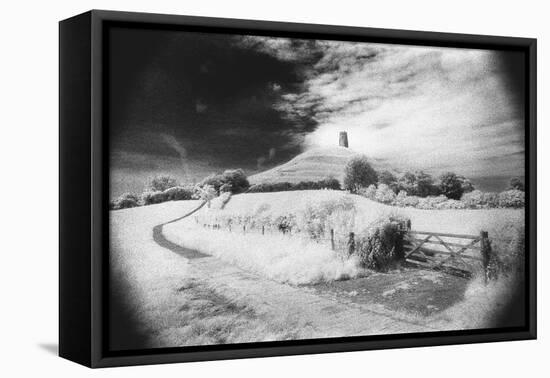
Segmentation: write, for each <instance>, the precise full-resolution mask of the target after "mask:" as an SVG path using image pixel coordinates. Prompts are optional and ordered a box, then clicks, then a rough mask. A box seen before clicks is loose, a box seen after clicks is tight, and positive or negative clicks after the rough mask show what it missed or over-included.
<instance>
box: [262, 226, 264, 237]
mask: <svg viewBox="0 0 550 378" xmlns="http://www.w3.org/2000/svg"><path fill="white" fill-rule="evenodd" d="M263 234H265V226H262V235H263Z"/></svg>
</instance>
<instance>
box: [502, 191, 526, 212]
mask: <svg viewBox="0 0 550 378" xmlns="http://www.w3.org/2000/svg"><path fill="white" fill-rule="evenodd" d="M498 205H499V206H500V207H513V208H519V207H524V206H525V192H522V191H521V190H517V189H512V190H507V191H504V192H501V193H499V195H498Z"/></svg>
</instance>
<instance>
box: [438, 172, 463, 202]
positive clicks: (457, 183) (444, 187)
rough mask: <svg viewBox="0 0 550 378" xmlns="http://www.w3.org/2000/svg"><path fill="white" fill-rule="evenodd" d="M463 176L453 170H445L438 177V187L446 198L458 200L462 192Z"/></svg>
mask: <svg viewBox="0 0 550 378" xmlns="http://www.w3.org/2000/svg"><path fill="white" fill-rule="evenodd" d="M463 182H464V180H463V178H461V177H460V176H457V175H456V174H455V173H453V172H447V173H444V174H442V175H441V176H440V177H439V189H440V190H441V194H443V195H444V196H446V197H447V198H450V199H454V200H459V199H460V197H462V194H464V188H463V186H462V185H463Z"/></svg>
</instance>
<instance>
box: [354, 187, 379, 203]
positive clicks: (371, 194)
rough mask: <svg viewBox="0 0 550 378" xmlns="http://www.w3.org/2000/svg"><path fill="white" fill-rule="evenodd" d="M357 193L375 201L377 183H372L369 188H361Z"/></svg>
mask: <svg viewBox="0 0 550 378" xmlns="http://www.w3.org/2000/svg"><path fill="white" fill-rule="evenodd" d="M357 194H359V195H360V196H363V197H365V198H368V199H371V200H373V201H374V200H375V199H376V185H374V184H372V185H369V186H368V187H367V188H359V190H358V191H357Z"/></svg>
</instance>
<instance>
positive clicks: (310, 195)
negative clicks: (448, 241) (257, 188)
mask: <svg viewBox="0 0 550 378" xmlns="http://www.w3.org/2000/svg"><path fill="white" fill-rule="evenodd" d="M344 197H346V198H348V199H349V200H351V201H353V203H354V204H355V208H356V215H355V226H354V228H355V229H354V231H361V230H362V229H364V228H365V227H367V226H368V225H369V224H371V223H372V222H374V221H376V220H377V219H379V218H381V217H384V216H388V215H403V216H406V217H408V218H409V219H411V223H412V229H413V230H420V231H432V232H447V233H456V234H473V235H478V234H479V232H480V231H482V230H484V231H489V233H491V231H494V230H497V229H499V228H501V227H502V226H503V225H505V224H508V223H519V224H523V222H524V217H525V215H524V214H525V213H524V210H523V209H479V210H470V209H468V210H454V209H453V210H421V209H414V208H401V207H395V206H389V205H384V204H381V203H378V202H374V201H371V200H369V199H367V198H364V197H361V196H358V195H352V194H348V193H346V192H343V191H333V190H304V191H292V192H277V193H247V194H239V195H236V196H233V198H231V200H230V201H229V203H228V204H227V205H226V206H225V208H224V210H223V211H225V212H228V213H233V214H241V215H244V214H249V215H252V214H254V212H255V211H257V209H259V208H260V207H262V206H265V207H267V210H266V214H267V213H268V214H270V215H271V216H272V217H276V216H279V215H285V214H288V213H297V212H299V211H302V210H304V209H305V207H306V206H307V205H308V203H320V202H323V201H330V200H338V199H342V198H344ZM212 215H215V212H212ZM489 236H491V235H489Z"/></svg>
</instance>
